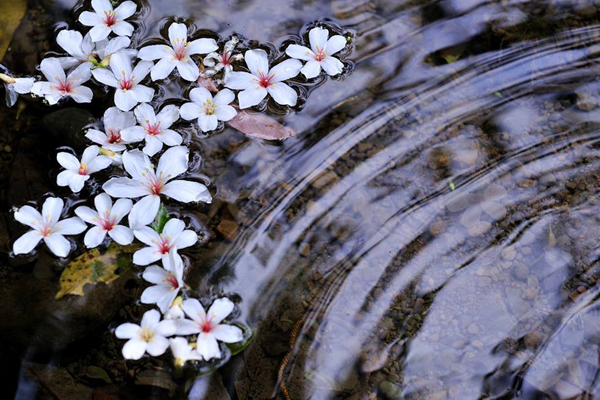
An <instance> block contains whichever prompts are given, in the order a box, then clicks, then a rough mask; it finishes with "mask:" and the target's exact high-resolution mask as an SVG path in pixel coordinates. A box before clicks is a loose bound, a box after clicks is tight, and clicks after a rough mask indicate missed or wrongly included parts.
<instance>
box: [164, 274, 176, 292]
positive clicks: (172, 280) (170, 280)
mask: <svg viewBox="0 0 600 400" xmlns="http://www.w3.org/2000/svg"><path fill="white" fill-rule="evenodd" d="M165 280H166V281H167V282H168V283H169V285H171V287H172V288H173V289H179V282H177V279H176V278H175V277H174V276H173V275H171V274H169V277H168V278H167V279H165Z"/></svg>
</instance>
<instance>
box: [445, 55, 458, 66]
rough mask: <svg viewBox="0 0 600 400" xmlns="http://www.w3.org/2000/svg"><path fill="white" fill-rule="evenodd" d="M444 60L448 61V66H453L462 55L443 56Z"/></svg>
mask: <svg viewBox="0 0 600 400" xmlns="http://www.w3.org/2000/svg"><path fill="white" fill-rule="evenodd" d="M443 58H444V60H446V62H447V63H448V64H452V63H453V62H455V61H456V60H458V59H459V58H460V54H459V55H454V54H446V55H445V56H443Z"/></svg>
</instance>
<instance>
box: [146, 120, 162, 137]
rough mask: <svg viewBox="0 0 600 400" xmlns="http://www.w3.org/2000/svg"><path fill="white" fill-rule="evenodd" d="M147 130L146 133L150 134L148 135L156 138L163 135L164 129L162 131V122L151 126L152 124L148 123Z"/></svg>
mask: <svg viewBox="0 0 600 400" xmlns="http://www.w3.org/2000/svg"><path fill="white" fill-rule="evenodd" d="M145 129H146V132H147V133H148V135H150V136H156V135H160V134H161V133H162V129H160V122H156V123H154V124H151V123H150V122H148V121H146V128H145Z"/></svg>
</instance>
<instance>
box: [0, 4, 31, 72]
mask: <svg viewBox="0 0 600 400" xmlns="http://www.w3.org/2000/svg"><path fill="white" fill-rule="evenodd" d="M0 10H2V12H0V60H2V59H3V58H4V55H5V54H6V50H8V46H9V45H10V42H11V41H12V37H13V34H14V33H15V30H16V29H17V28H18V27H19V24H20V23H21V19H22V18H23V15H25V11H27V0H0Z"/></svg>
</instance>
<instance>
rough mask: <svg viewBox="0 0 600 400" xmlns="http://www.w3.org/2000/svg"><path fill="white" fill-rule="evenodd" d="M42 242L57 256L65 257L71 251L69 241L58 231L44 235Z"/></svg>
mask: <svg viewBox="0 0 600 400" xmlns="http://www.w3.org/2000/svg"><path fill="white" fill-rule="evenodd" d="M44 242H45V243H46V246H48V248H49V249H50V251H51V252H52V253H54V254H55V255H57V256H58V257H66V256H67V255H68V254H69V252H70V251H71V243H69V241H68V240H67V239H65V238H64V236H63V235H59V234H58V233H53V234H51V235H50V236H46V237H44Z"/></svg>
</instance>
